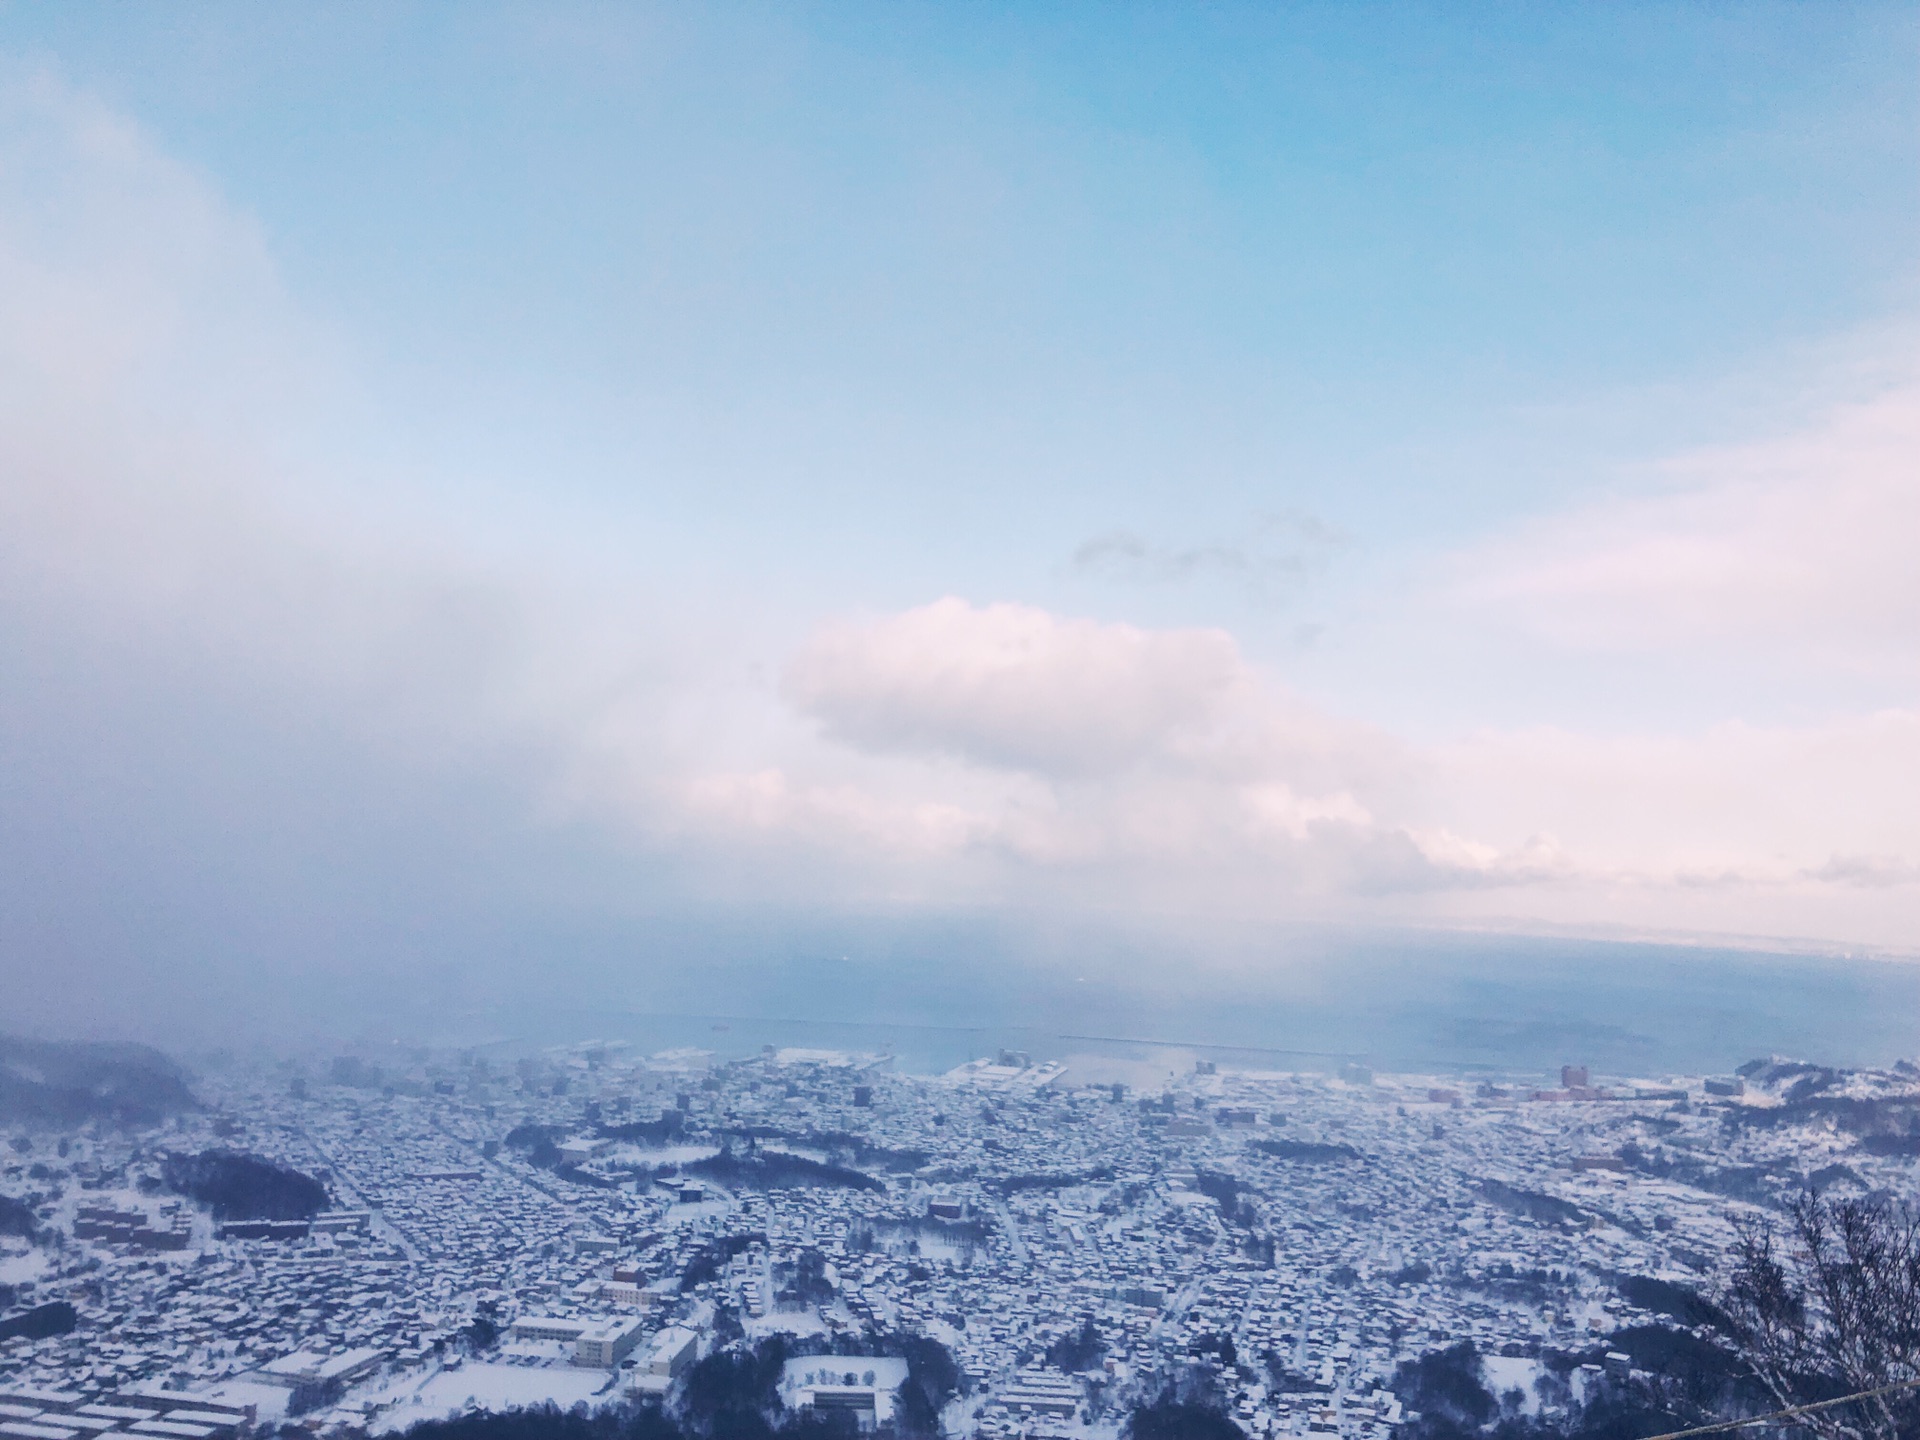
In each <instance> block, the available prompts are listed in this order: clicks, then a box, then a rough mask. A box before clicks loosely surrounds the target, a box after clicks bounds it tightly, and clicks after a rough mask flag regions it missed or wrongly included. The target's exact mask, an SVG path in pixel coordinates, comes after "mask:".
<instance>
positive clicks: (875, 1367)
mask: <svg viewBox="0 0 1920 1440" xmlns="http://www.w3.org/2000/svg"><path fill="white" fill-rule="evenodd" d="M906 1382H907V1362H906V1361H905V1360H901V1359H896V1358H895V1357H893V1356H883V1355H808V1356H802V1357H800V1358H799V1359H795V1360H789V1361H788V1362H787V1364H786V1369H785V1370H784V1371H783V1372H782V1375H781V1381H780V1387H781V1392H782V1395H783V1397H784V1398H785V1400H786V1403H787V1406H788V1408H789V1409H793V1410H800V1411H811V1412H812V1413H813V1414H815V1415H821V1416H825V1415H849V1416H852V1417H853V1421H854V1423H855V1424H856V1425H858V1426H859V1427H860V1428H861V1429H862V1430H872V1429H874V1428H876V1427H878V1426H882V1425H887V1424H890V1423H891V1422H892V1420H893V1407H894V1400H895V1397H896V1396H897V1395H898V1394H899V1391H900V1387H901V1386H902V1385H904V1384H906Z"/></svg>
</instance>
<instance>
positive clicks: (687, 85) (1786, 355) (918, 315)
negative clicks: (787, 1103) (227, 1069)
mask: <svg viewBox="0 0 1920 1440" xmlns="http://www.w3.org/2000/svg"><path fill="white" fill-rule="evenodd" d="M1916 62H1920V11H1916V9H1915V7H1913V6H1912V5H1910V4H1905V5H1868V4H1831V5H1822V6H1807V5H1802V4H1788V5H1769V4H1764V3H1758V4H1749V5H1741V6H1730V5H1720V4H1706V3H1700V4H1665V5H1634V4H1626V5H1598V4H1595V5H1563V6H1551V7H1543V6H1522V5H1514V6H1502V5H1487V6H1476V7H1473V8H1472V9H1471V10H1461V9H1458V8H1448V7H1432V6H1420V5H1412V4H1379V5H1368V4H1340V5H1312V4H1298V5H1279V6H1277V5H1264V4H1263V5H1234V4H1209V5H1205V6H1200V5H1191V6H1181V5H1154V6H1144V5H1143V6H1124V5H1117V6H1104V7H1083V6H1065V5H1061V6H1054V5H1045V4H1022V5H991V4H977V5H975V4H970V5H965V6H961V5H887V6H869V5H862V4H834V5H807V4H782V5H766V6H753V5H724V6H722V5H716V6H701V5H672V6H659V7H651V6H647V5H642V4H632V5H617V6H604V7H603V6H594V5H584V4H579V5H568V4H561V5H538V6H535V5H498V4H485V3H475V4H468V5H461V6H444V5H419V4H397V5H396V4H379V5H351V4H340V5H333V6H327V7H310V8H299V9H295V8H289V7H238V6H229V5H214V4H204V5H200V4H188V5H157V4H156V5H134V6H129V5H106V4H72V3H67V4H29V3H5V4H0V871H4V876H3V877H0V966H4V967H6V968H7V969H8V970H10V971H12V972H13V976H12V981H11V985H10V989H11V991H12V993H13V994H14V995H15V996H16V998H17V1001H18V1003H19V1004H20V1006H21V1007H22V1009H21V1013H22V1014H24V1015H28V1016H29V1017H42V1018H43V1019H45V1020H46V1023H50V1024H51V1023H60V1021H61V1017H67V1018H68V1019H71V1018H72V1017H73V1016H74V1015H75V1014H78V1013H81V1012H82V1011H84V1008H85V1007H84V1006H82V1007H81V1010H76V1008H75V1007H76V1005H78V1004H79V1002H78V1001H76V999H75V996H76V994H77V993H79V991H85V992H86V993H88V994H90V995H92V996H94V997H96V999H95V1000H90V1001H88V1002H87V1004H90V1005H96V1006H97V1009H98V1013H99V1015H101V1016H106V1015H108V1014H109V1013H111V1015H113V1016H115V1017H117V1018H115V1019H113V1020H111V1022H110V1023H111V1024H119V1025H122V1026H136V1027H137V1025H138V1023H139V1020H140V1017H141V1016H142V1015H145V1014H148V1013H150V1010H151V1007H152V1006H154V1005H158V1004H160V1003H161V1002H162V1001H163V1000H164V1001H166V1003H168V1004H172V1005H175V1006H178V1007H188V1008H191V1007H194V1006H201V1005H206V1004H212V1003H214V1002H215V1001H216V1000H217V998H218V997H219V996H220V995H221V994H222V993H225V992H226V991H227V990H229V989H230V988H231V987H232V986H234V985H236V984H238V983H240V981H241V979H242V978H245V980H246V982H247V983H248V984H251V985H254V986H256V987H258V986H262V985H267V986H269V987H270V986H271V985H272V984H278V983H282V982H284V983H285V984H286V985H288V986H295V985H297V984H305V985H309V986H311V985H319V984H324V983H325V982H326V981H327V980H328V979H329V978H330V977H337V976H343V975H347V974H350V973H351V974H353V975H356V976H360V977H362V979H366V977H373V978H374V980H376V981H377V980H378V979H380V978H381V977H387V978H395V979H396V980H397V979H398V978H399V977H405V978H406V980H407V983H410V984H416V985H419V984H426V983H428V981H429V980H431V981H432V983H442V981H444V980H445V977H447V976H450V975H455V974H458V973H461V971H460V967H461V966H462V965H463V964H465V963H467V961H468V960H470V959H471V958H472V957H474V956H479V955H486V956H488V957H490V958H489V959H488V961H487V963H488V964H489V965H492V966H494V967H496V968H498V967H507V968H513V967H519V969H520V970H522V971H525V972H527V973H534V974H548V973H551V974H553V975H555V976H557V977H558V976H565V975H568V974H581V973H584V972H579V971H569V970H568V965H569V963H570V962H569V961H568V959H567V957H568V956H569V955H574V954H577V953H580V952H581V950H582V947H585V948H594V947H598V949H597V951H596V953H602V954H618V953H620V952H621V945H622V942H621V941H620V940H619V938H618V937H620V936H621V935H622V934H623V933H624V934H629V935H638V934H640V933H641V932H643V931H645V932H646V933H649V934H654V935H658V934H660V933H662V932H661V930H660V927H662V926H666V927H669V928H670V929H671V930H672V933H674V934H675V935H677V936H679V937H681V938H680V940H678V941H676V942H675V943H676V944H684V943H691V944H693V945H694V946H695V948H698V943H699V942H698V941H697V939H696V940H694V941H688V940H687V938H686V937H688V936H695V937H697V936H699V935H700V934H702V933H703V931H702V927H703V926H705V927H707V928H706V930H705V932H704V933H706V934H707V936H708V937H709V940H710V941H712V937H713V936H717V935H720V934H722V933H723V932H724V933H727V934H733V933H737V932H735V931H730V930H725V927H724V926H722V925H720V923H719V922H718V921H717V920H716V919H715V918H714V917H730V920H729V923H733V922H735V921H738V919H739V917H741V916H759V917H763V920H761V921H755V922H753V923H754V924H758V925H761V926H762V929H761V930H759V931H756V932H755V933H762V934H764V933H770V932H769V931H768V930H767V928H766V927H768V926H772V927H774V928H777V927H778V925H779V924H785V923H789V922H790V923H791V924H792V925H793V926H795V927H797V928H796V930H795V931H794V933H799V932H800V931H801V930H808V927H813V928H812V929H811V930H808V933H810V934H819V933H826V932H827V931H831V930H832V929H833V927H834V926H836V925H844V924H852V923H854V922H857V921H864V920H873V921H876V922H884V923H886V924H902V923H905V924H912V923H921V922H924V923H926V924H937V923H946V922H947V921H949V920H953V919H954V918H955V917H964V918H965V919H966V921H967V923H969V924H986V925H989V926H990V927H992V928H993V931H994V933H996V934H1017V933H1027V934H1034V935H1037V934H1051V935H1056V936H1057V935H1060V934H1064V933H1069V932H1072V931H1073V929H1074V927H1076V926H1087V927H1095V928H1097V929H1098V930H1099V931H1100V933H1103V934H1108V935H1115V934H1120V935H1124V934H1128V933H1141V934H1144V933H1149V932H1151V933H1154V934H1160V935H1174V936H1185V937H1188V943H1189V948H1190V949H1191V951H1192V954H1191V956H1190V957H1189V958H1191V959H1192V960H1193V962H1194V963H1198V964H1206V963H1209V962H1208V954H1207V951H1208V945H1207V942H1206V940H1205V938H1204V937H1205V935H1206V934H1208V933H1212V932H1213V931H1218V930H1219V929H1220V927H1238V928H1235V929H1234V933H1235V934H1236V935H1242V936H1244V935H1245V934H1247V933H1253V932H1258V930H1259V928H1260V927H1263V926H1265V927H1272V930H1271V933H1273V934H1275V935H1279V934H1282V933H1289V934H1291V933H1302V932H1300V931H1298V930H1288V929H1287V928H1286V927H1301V926H1307V927H1318V928H1317V929H1316V930H1315V931H1314V933H1316V934H1327V933H1344V932H1347V931H1351V932H1352V933H1356V934H1357V933H1360V932H1361V931H1363V930H1364V931H1368V932H1369V933H1372V932H1374V931H1377V930H1378V929H1380V928H1381V927H1388V928H1397V929H1398V930H1399V931H1401V932H1403V933H1407V934H1418V933H1432V934H1436V935H1437V934H1449V935H1457V934H1460V933H1466V934H1475V933H1497V934H1500V935H1526V936H1539V937H1556V936H1557V937H1579V938H1582V939H1588V940H1591V939H1596V938H1598V939H1616V940H1633V939H1641V940H1659V941H1662V942H1678V943H1681V944H1700V945H1707V944H1712V945H1729V944H1731V945H1736V946H1751V947H1754V948H1756V949H1785V950H1815V951H1820V952H1823V953H1825V952H1835V953H1866V954H1874V955H1885V956H1889V957H1892V958H1894V959H1901V960H1904V959H1907V958H1912V957H1913V956H1914V955H1915V952H1916V951H1920V564H1916V563H1915V562H1914V560H1913V558H1912V550H1913V546H1914V537H1915V536H1920V343H1917V342H1920V287H1917V286H1916V280H1917V279H1920V266H1917V265H1916V260H1915V257H1916V256H1920V63H1916ZM764 917H773V918H770V919H768V918H764ZM781 917H784V918H781ZM742 923H744V922H742ZM648 927H652V928H651V929H649V928H648ZM821 927H825V929H824V930H823V929H822V928H821ZM1247 927H1253V929H1252V932H1250V931H1249V930H1248V928H1247ZM589 936H591V937H597V938H595V939H593V940H591V941H589V940H587V939H583V938H582V937H589ZM636 943H637V942H636ZM712 943H718V942H717V941H713V942H712ZM642 948H644V947H642ZM1225 949H1231V950H1233V952H1234V953H1235V954H1236V955H1241V956H1244V954H1245V953H1246V947H1245V946H1244V945H1241V944H1239V943H1238V942H1236V944H1235V945H1234V946H1227V947H1224V949H1223V950H1222V953H1224V950H1225ZM1285 950H1286V947H1285V946H1284V945H1276V946H1274V947H1270V948H1269V950H1267V951H1264V952H1262V953H1263V958H1262V959H1261V960H1259V961H1258V963H1259V964H1261V965H1266V966H1274V965H1284V964H1285V963H1286V959H1285ZM636 953H637V952H636ZM1436 953H1439V952H1437V951H1436ZM1447 953H1453V952H1452V951H1451V950H1449V951H1447ZM646 963H652V962H643V961H641V960H635V961H634V962H633V965H634V966H635V967H638V968H637V970H636V976H637V981H636V983H639V984H641V985H644V984H645V983H647V975H646V972H645V964H646ZM1114 963H1115V964H1116V965H1117V964H1120V963H1121V962H1120V961H1115V962H1114ZM1221 963H1225V962H1224V961H1223V962H1221ZM1234 963H1254V962H1247V961H1244V960H1241V961H1236V962H1234ZM1436 963H1438V962H1436ZM422 977H427V978H426V979H423V978H422ZM433 977H440V979H433ZM445 983H453V982H451V981H445ZM557 983H564V981H560V982H557ZM76 986H78V989H76ZM110 996H117V997H119V998H118V1002H117V1003H118V1006H119V1008H118V1009H115V1008H114V1003H110V1000H109V998H108V997H110Z"/></svg>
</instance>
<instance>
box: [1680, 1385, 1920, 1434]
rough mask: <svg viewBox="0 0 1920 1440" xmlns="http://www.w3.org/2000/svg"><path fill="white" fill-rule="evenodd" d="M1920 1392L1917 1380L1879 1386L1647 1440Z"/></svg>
mask: <svg viewBox="0 0 1920 1440" xmlns="http://www.w3.org/2000/svg"><path fill="white" fill-rule="evenodd" d="M1914 1389H1920V1380H1902V1381H1900V1382H1899V1383H1897V1384H1894V1385H1882V1386H1881V1387H1880V1388H1879V1389H1878V1390H1861V1391H1859V1392H1858V1393H1856V1394H1853V1395H1841V1396H1838V1397H1836V1398H1834V1399H1832V1400H1816V1401H1814V1402H1813V1404H1811V1405H1795V1406H1794V1407H1793V1408H1792V1409H1790V1410H1775V1411H1774V1412H1773V1413H1772V1414H1771V1415H1751V1416H1749V1417H1747V1418H1746V1419H1745V1420H1723V1421H1721V1422H1720V1423H1719V1424H1717V1425H1696V1426H1694V1428H1693V1429H1691V1430H1669V1431H1667V1432H1666V1433H1665V1434H1664V1435H1649V1436H1648V1437H1647V1440H1686V1437H1688V1436H1693V1435H1723V1434H1725V1433H1726V1432H1727V1431H1729V1430H1745V1429H1747V1428H1748V1427H1750V1426H1753V1425H1773V1424H1777V1423H1778V1422H1779V1421H1782V1420H1791V1419H1793V1418H1794V1416H1796V1415H1811V1414H1812V1413H1813V1412H1814V1411H1816V1410H1831V1409H1832V1408H1833V1407H1834V1406H1836V1405H1851V1404H1852V1403H1853V1402H1854V1401H1856V1400H1873V1399H1876V1398H1878V1397H1879V1396H1881V1395H1892V1394H1894V1393H1895V1392H1896V1391H1900V1390H1914Z"/></svg>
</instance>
